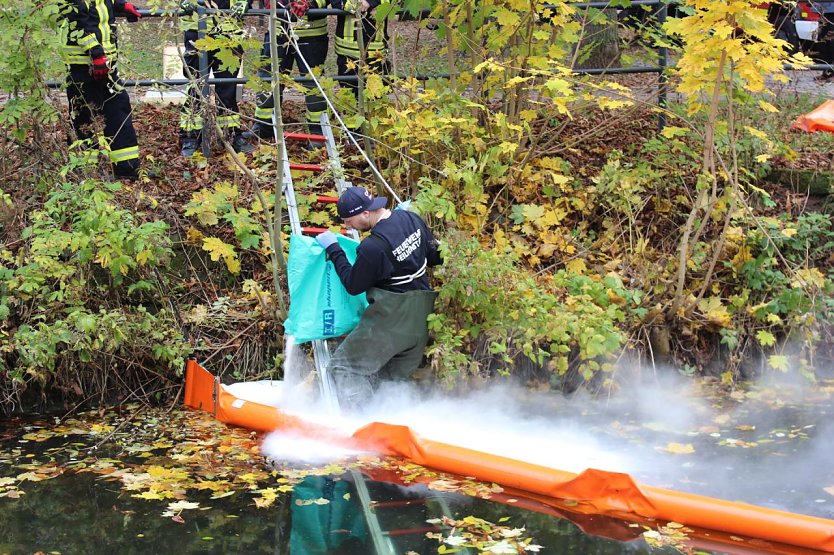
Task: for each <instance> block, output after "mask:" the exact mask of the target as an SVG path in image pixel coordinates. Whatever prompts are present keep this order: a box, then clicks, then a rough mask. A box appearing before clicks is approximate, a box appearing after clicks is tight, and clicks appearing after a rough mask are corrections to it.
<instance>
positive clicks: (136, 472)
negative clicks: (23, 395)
mask: <svg viewBox="0 0 834 555" xmlns="http://www.w3.org/2000/svg"><path fill="white" fill-rule="evenodd" d="M256 439H257V438H254V437H253V436H251V435H250V434H249V433H248V432H246V431H244V430H236V429H230V428H226V427H225V426H223V425H221V424H219V423H216V422H214V421H212V420H211V417H210V416H208V415H202V414H200V413H193V412H187V411H181V412H178V411H175V412H172V413H166V412H164V411H158V412H156V411H147V412H146V413H143V414H142V415H140V416H137V415H136V414H135V413H133V412H131V411H125V412H115V413H108V414H103V415H101V414H98V413H90V414H88V415H85V416H84V417H81V418H78V419H72V420H67V421H65V422H62V423H60V424H54V423H52V422H44V421H37V420H28V421H15V422H5V423H3V424H0V510H2V511H3V518H2V519H0V553H9V554H19V553H21V554H25V553H36V552H44V553H51V552H54V553H63V554H76V553H80V554H97V553H108V554H111V553H120V554H133V553H136V554H140V553H148V554H150V553H153V554H157V553H218V554H229V553H247V554H251V553H272V554H276V555H278V554H284V555H325V554H334V555H350V554H351V553H356V554H362V555H395V554H396V555H400V554H402V555H405V554H420V555H428V554H434V553H438V549H439V548H440V547H441V546H445V547H446V548H447V549H449V550H451V549H453V544H461V543H462V544H464V546H463V547H460V549H461V551H459V553H473V554H474V553H478V552H480V551H481V550H480V549H477V548H467V547H466V545H469V546H480V547H481V549H483V550H486V549H487V548H492V549H494V551H492V552H494V553H501V552H512V553H523V552H525V551H524V548H525V547H529V551H526V552H529V553H535V552H536V551H535V548H536V546H537V545H540V546H542V551H541V552H543V553H598V554H602V555H606V554H612V555H613V554H619V553H626V552H627V553H636V554H642V553H646V554H649V553H676V551H675V550H674V549H671V548H668V547H667V548H658V547H651V546H649V545H648V544H646V543H645V542H644V541H643V540H642V537H641V534H642V533H643V532H644V531H645V530H646V529H645V528H643V527H642V526H639V525H637V524H630V523H627V522H623V521H619V520H616V519H611V518H607V517H601V516H595V515H581V514H575V513H572V512H571V511H570V510H565V509H559V508H555V507H549V506H545V505H542V504H540V503H536V502H534V501H531V500H528V499H525V498H523V497H521V496H512V495H509V494H507V493H501V488H498V487H495V486H492V485H489V484H479V483H476V482H473V481H471V480H463V479H460V478H455V477H452V476H449V475H445V474H434V473H431V472H430V471H426V470H424V469H421V468H420V467H417V466H416V465H410V464H408V463H406V462H405V461H396V460H392V461H380V460H379V459H369V458H366V459H365V460H363V461H360V462H354V463H346V464H341V465H339V464H330V465H327V466H326V467H324V468H307V469H301V470H290V469H285V470H277V471H270V469H269V468H268V467H267V466H266V464H265V462H264V460H263V458H262V457H260V456H259V455H258V454H257V448H256V447H255V446H256V445H257V441H256ZM421 472H422V473H423V475H424V477H426V480H428V481H429V482H428V483H421V484H417V483H415V482H414V481H413V477H414V476H415V475H417V474H420V473H421ZM406 473H407V474H409V475H410V476H404V474H406ZM404 480H405V481H404ZM406 482H408V483H406ZM461 491H465V492H467V493H468V495H467V494H464V493H461ZM485 495H492V496H493V499H489V500H488V499H482V498H480V496H485ZM566 516H567V517H568V518H565V517H566ZM571 519H573V520H571ZM574 521H575V522H574ZM450 536H455V538H452V539H451V540H450V539H449V538H450ZM502 547H503V548H504V549H506V550H507V551H502V550H501V548H502ZM510 549H512V550H513V551H509V550H510Z"/></svg>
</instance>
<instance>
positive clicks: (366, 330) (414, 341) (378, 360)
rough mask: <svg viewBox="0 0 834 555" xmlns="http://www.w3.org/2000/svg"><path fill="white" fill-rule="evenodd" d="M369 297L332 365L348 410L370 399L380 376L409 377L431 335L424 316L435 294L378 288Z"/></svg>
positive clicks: (335, 379)
mask: <svg viewBox="0 0 834 555" xmlns="http://www.w3.org/2000/svg"><path fill="white" fill-rule="evenodd" d="M366 296H367V298H368V303H369V306H368V308H367V309H365V312H364V313H363V314H362V318H361V319H360V320H359V324H358V325H357V326H356V328H354V330H353V331H352V332H350V334H349V335H348V336H347V337H346V338H345V340H344V341H343V342H342V344H341V345H339V347H338V348H337V349H336V351H335V352H334V353H333V357H332V358H331V359H330V363H329V365H328V366H329V370H330V376H332V378H333V381H334V382H335V386H336V392H337V395H338V396H339V404H340V406H341V407H343V408H345V409H347V410H356V409H358V408H360V407H361V406H362V404H363V403H364V402H366V401H367V400H369V399H370V398H371V396H373V392H374V386H375V385H376V383H377V382H379V381H380V380H395V381H405V380H408V379H409V378H411V375H412V373H413V372H414V370H416V369H417V367H419V366H420V362H421V360H422V358H423V352H424V350H425V348H426V343H428V340H429V331H428V325H427V323H426V318H427V317H428V315H429V314H431V312H432V310H433V308H434V300H435V298H437V293H435V292H434V291H425V290H419V291H408V292H406V293H392V292H391V291H385V290H383V289H377V288H375V287H374V288H371V289H369V290H368V292H367V293H366Z"/></svg>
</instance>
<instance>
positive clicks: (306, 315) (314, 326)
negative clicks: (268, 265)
mask: <svg viewBox="0 0 834 555" xmlns="http://www.w3.org/2000/svg"><path fill="white" fill-rule="evenodd" d="M338 241H339V245H340V246H341V247H342V249H344V251H345V254H346V255H347V258H348V260H349V261H350V263H351V264H353V262H354V261H355V260H356V247H358V246H359V243H357V242H356V241H354V240H353V239H349V238H348V237H344V236H342V235H339V236H338ZM287 282H288V287H289V291H290V311H289V314H288V315H287V320H286V321H285V322H284V333H285V334H287V335H292V336H293V337H295V340H296V342H297V343H306V342H307V341H313V340H315V339H327V338H329V337H339V336H342V335H346V334H348V333H350V331H351V330H352V329H353V328H355V327H356V324H358V323H359V318H361V317H362V313H363V312H364V311H365V308H366V307H367V306H368V301H367V300H366V299H365V294H364V293H362V294H361V295H350V294H348V292H347V291H346V290H345V288H344V286H343V285H342V282H341V281H339V276H338V275H337V274H336V269H335V268H334V267H333V263H332V262H330V261H329V260H327V258H326V256H325V253H324V249H323V248H322V247H321V245H319V244H318V243H317V242H316V240H315V239H314V238H313V237H305V236H304V235H292V236H291V237H290V256H289V260H288V261H287Z"/></svg>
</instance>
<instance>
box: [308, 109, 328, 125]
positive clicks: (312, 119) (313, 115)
mask: <svg viewBox="0 0 834 555" xmlns="http://www.w3.org/2000/svg"><path fill="white" fill-rule="evenodd" d="M323 113H324V110H322V111H321V112H307V122H308V123H319V122H320V121H321V115H322V114H323Z"/></svg>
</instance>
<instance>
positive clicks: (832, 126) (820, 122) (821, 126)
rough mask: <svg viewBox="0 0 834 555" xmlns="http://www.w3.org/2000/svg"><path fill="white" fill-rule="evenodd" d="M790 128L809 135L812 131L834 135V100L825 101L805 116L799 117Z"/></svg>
mask: <svg viewBox="0 0 834 555" xmlns="http://www.w3.org/2000/svg"><path fill="white" fill-rule="evenodd" d="M791 127H793V128H794V129H801V130H802V131H808V132H811V133H813V132H814V131H828V132H829V133H834V99H832V100H826V101H825V102H823V103H822V104H820V105H819V106H817V107H816V108H814V109H813V110H811V111H810V112H808V113H807V114H804V115H801V116H799V117H798V118H796V120H794V122H793V123H792V124H791Z"/></svg>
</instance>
